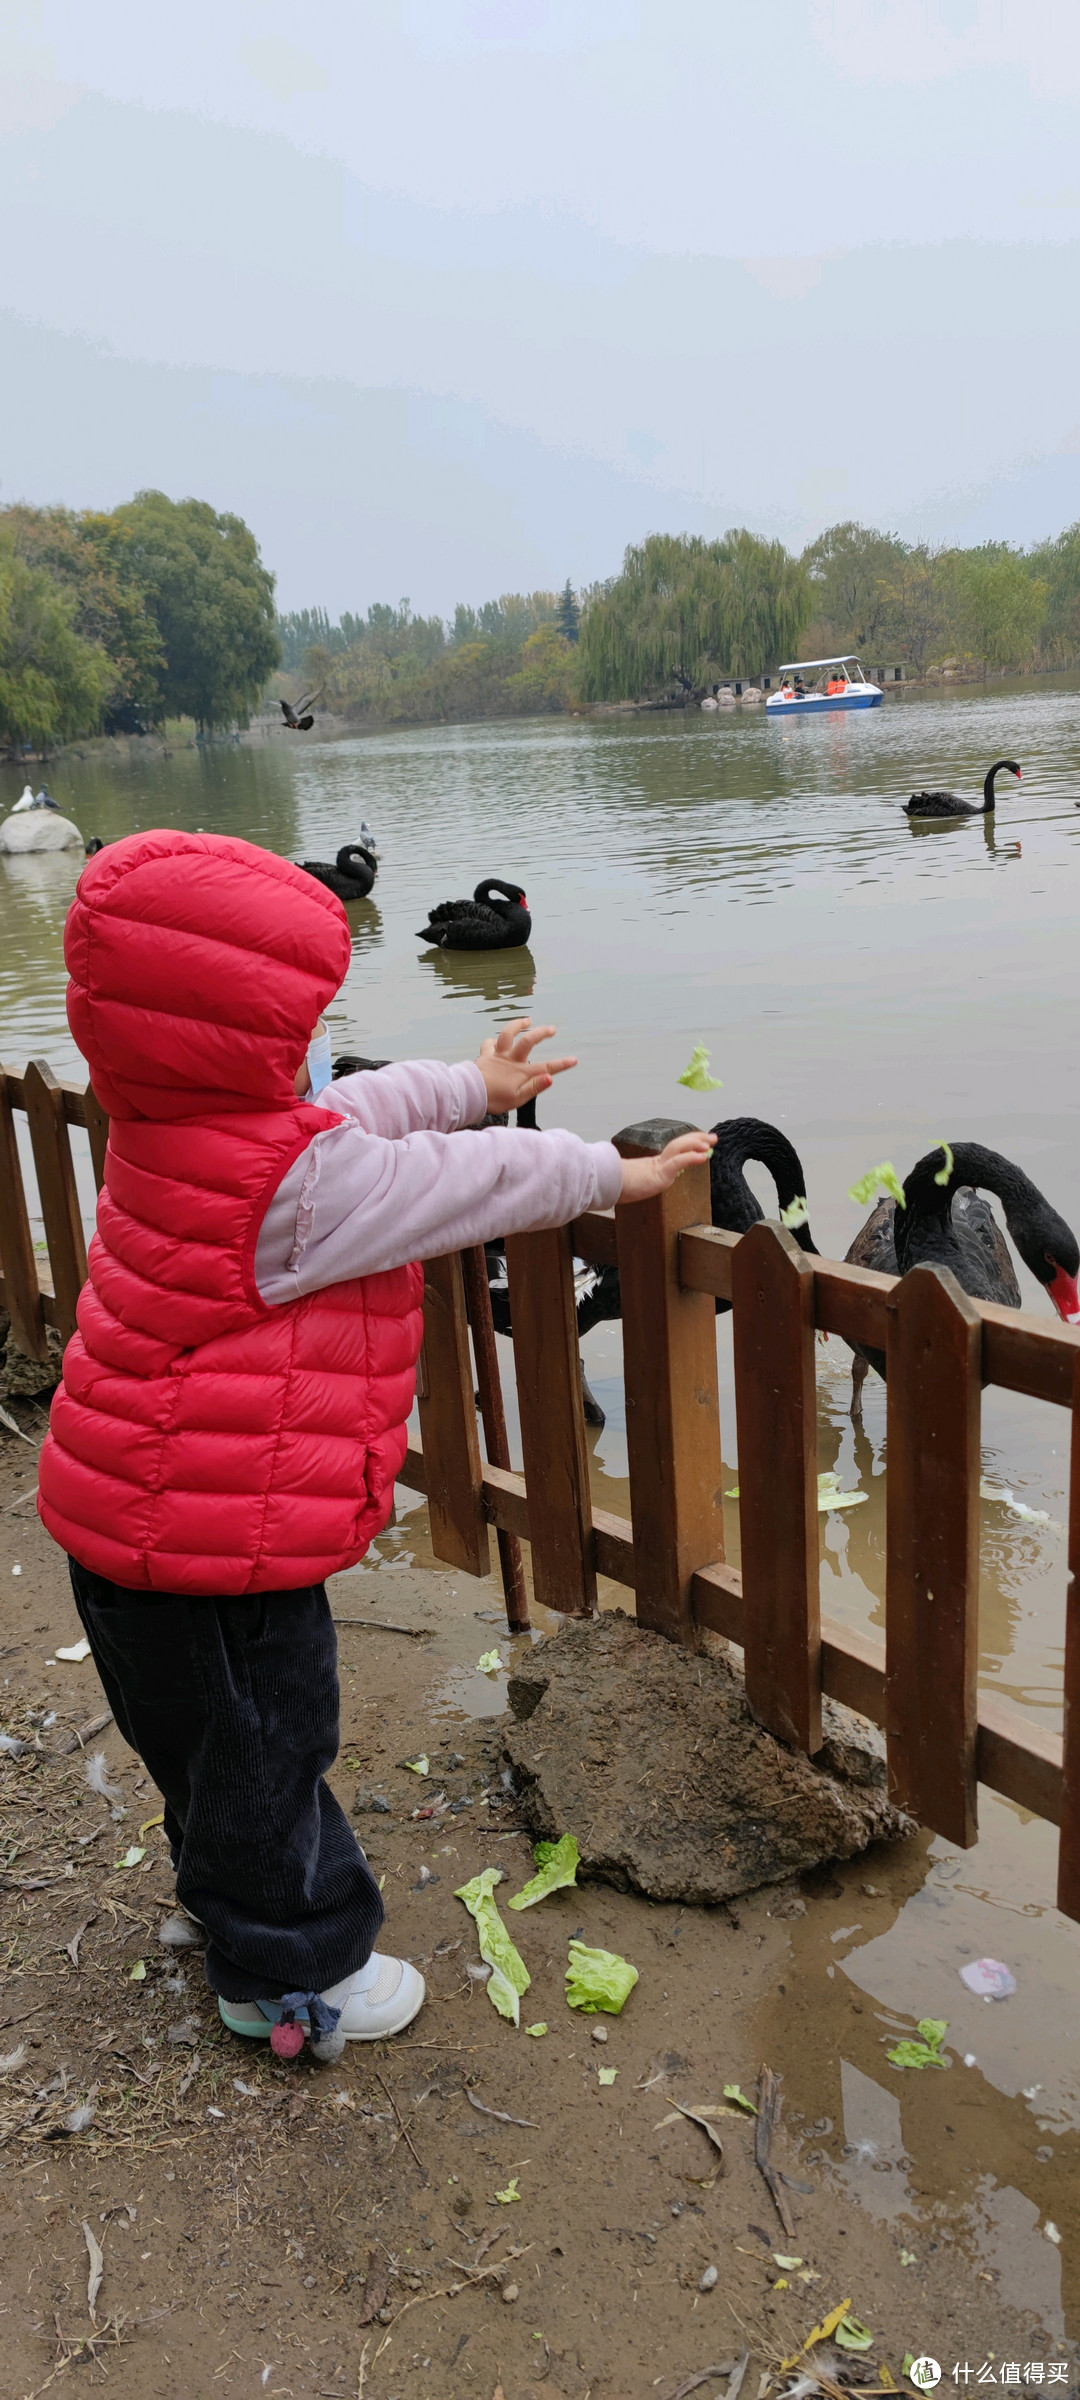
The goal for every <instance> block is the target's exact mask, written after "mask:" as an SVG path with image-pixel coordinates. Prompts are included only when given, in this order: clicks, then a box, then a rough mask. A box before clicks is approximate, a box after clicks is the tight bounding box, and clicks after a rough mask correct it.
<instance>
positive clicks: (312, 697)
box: [278, 683, 325, 733]
mask: <svg viewBox="0 0 1080 2400" xmlns="http://www.w3.org/2000/svg"><path fill="white" fill-rule="evenodd" d="M324 689H325V686H324V685H323V684H321V683H320V685H319V688H318V691H317V692H309V693H308V695H307V698H306V700H298V701H297V703H296V707H295V708H294V707H293V705H292V702H291V700H279V702H278V707H279V708H280V710H281V713H282V716H283V717H284V719H285V730H286V732H288V733H310V731H311V728H312V726H313V725H314V723H315V719H314V717H313V716H312V714H311V711H312V709H313V708H314V706H315V702H316V700H321V699H322V696H323V691H324Z"/></svg>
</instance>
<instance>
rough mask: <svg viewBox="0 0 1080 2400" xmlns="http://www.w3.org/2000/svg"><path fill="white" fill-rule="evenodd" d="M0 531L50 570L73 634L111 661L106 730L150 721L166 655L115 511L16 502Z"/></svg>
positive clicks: (36, 564) (127, 538) (0, 522)
mask: <svg viewBox="0 0 1080 2400" xmlns="http://www.w3.org/2000/svg"><path fill="white" fill-rule="evenodd" d="M0 531H2V532H3V533H5V534H7V535H8V536H9V537H10V539H11V540H12V542H13V545H14V548H15V551H16V553H17V555H18V556H19V557H20V558H24V559H26V561H27V562H28V564H29V565H30V566H34V567H44V568H46V569H47V571H48V573H49V575H50V576H51V577H52V579H53V581H54V583H56V584H57V585H58V586H59V588H60V590H61V591H63V592H66V593H67V594H68V595H69V597H70V599H71V601H72V603H73V611H74V613H73V618H72V622H73V624H74V627H75V631H76V632H77V633H80V634H82V635H83V636H84V637H85V639H86V640H87V641H91V642H97V643H98V644H99V645H100V647H101V649H102V650H104V652H105V655H106V657H107V658H108V659H109V660H110V662H111V665H112V668H113V678H112V682H111V684H110V687H109V690H108V692H107V693H106V695H105V704H104V712H103V714H104V724H105V730H106V732H107V733H116V732H128V733H131V732H135V731H136V730H137V729H138V727H139V725H140V724H142V723H144V722H146V721H151V722H152V720H153V718H154V716H155V715H156V713H157V708H158V695H159V677H160V674H161V670H162V667H163V665H164V658H165V653H164V650H163V648H162V642H161V635H160V633H159V631H158V628H157V624H156V622H155V619H154V616H153V613H152V612H151V610H149V609H148V607H147V596H146V591H145V588H144V586H143V584H142V582H141V580H140V578H139V575H138V573H137V570H136V563H135V557H134V547H133V543H132V537H131V533H130V531H129V529H128V528H127V527H126V526H122V525H120V524H119V523H118V521H117V519H116V518H115V517H114V516H103V515H97V514H94V513H93V512H91V511H84V512H83V513H82V514H81V515H80V514H77V513H76V511H75V510H74V509H70V508H28V507H26V506H25V504H23V503H17V504H16V506H15V507H13V508H9V509H6V510H5V511H4V512H3V515H2V516H0Z"/></svg>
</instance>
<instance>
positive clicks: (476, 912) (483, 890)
mask: <svg viewBox="0 0 1080 2400" xmlns="http://www.w3.org/2000/svg"><path fill="white" fill-rule="evenodd" d="M492 892H501V893H503V895H504V897H503V898H502V899H501V900H493V899H492V898H491V896H490V895H491V893H492ZM531 932H532V918H531V916H530V915H529V903H528V901H527V900H526V898H525V894H524V892H523V891H522V888H521V885H520V883H506V882H504V880H503V878H502V876H501V875H487V876H485V878H484V881H483V883H478V884H477V886H476V890H475V892H474V893H473V896H472V899H471V900H440V901H439V903H438V905H437V907H435V908H432V909H429V911H428V921H427V924H426V925H425V926H424V927H423V929H422V931H421V932H420V933H418V934H417V937H416V938H417V941H418V942H430V943H432V945H433V947H434V948H435V949H437V950H520V949H522V948H523V946H524V944H525V943H526V942H527V941H528V938H529V935H530V933H531Z"/></svg>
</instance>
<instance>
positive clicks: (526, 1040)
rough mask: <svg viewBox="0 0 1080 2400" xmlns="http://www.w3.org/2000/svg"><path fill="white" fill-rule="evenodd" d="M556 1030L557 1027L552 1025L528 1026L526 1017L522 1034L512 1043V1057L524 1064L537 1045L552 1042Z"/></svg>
mask: <svg viewBox="0 0 1080 2400" xmlns="http://www.w3.org/2000/svg"><path fill="white" fill-rule="evenodd" d="M557 1030H558V1029H557V1027H556V1026H554V1025H532V1026H530V1023H529V1019H528V1017H526V1019H525V1024H524V1030H523V1032H521V1033H519V1035H518V1037H517V1040H516V1041H515V1043H514V1049H513V1055H514V1057H515V1058H517V1059H520V1060H521V1061H522V1063H523V1064H524V1061H525V1060H526V1059H527V1058H529V1057H530V1056H531V1054H532V1052H533V1051H534V1050H535V1049H536V1046H537V1043H538V1042H550V1041H553V1040H554V1038H555V1034H556V1032H557Z"/></svg>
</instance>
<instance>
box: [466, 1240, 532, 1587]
mask: <svg viewBox="0 0 1080 2400" xmlns="http://www.w3.org/2000/svg"><path fill="white" fill-rule="evenodd" d="M461 1271H462V1276H463V1278H464V1283H465V1308H466V1313H467V1315H468V1319H469V1326H470V1330H471V1332H472V1341H473V1357H474V1359H475V1362H476V1388H477V1391H478V1392H479V1394H480V1422H481V1424H482V1425H483V1428H484V1447H485V1449H486V1450H487V1454H488V1458H489V1461H490V1462H491V1464H492V1466H496V1467H508V1466H509V1464H510V1443H509V1440H508V1438H507V1432H506V1410H505V1408H504V1407H503V1390H502V1377H501V1375H500V1373H499V1354H498V1350H497V1348H496V1345H495V1325H494V1320H493V1318H492V1313H491V1286H490V1284H489V1283H488V1277H487V1257H486V1254H485V1251H484V1248H483V1245H482V1244H481V1243H478V1244H477V1246H476V1248H475V1249H472V1250H463V1251H462V1253H461ZM495 1542H496V1547H497V1549H498V1553H499V1572H500V1574H501V1576H502V1587H503V1598H504V1600H505V1602H506V1622H507V1624H508V1626H509V1628H510V1631H511V1633H527V1632H528V1631H529V1622H530V1620H529V1595H528V1592H527V1590H526V1587H525V1567H524V1562H523V1560H522V1556H521V1543H520V1542H519V1540H518V1537H517V1535H516V1533H507V1532H506V1530H505V1527H504V1526H502V1525H500V1526H498V1527H497V1529H496V1534H495Z"/></svg>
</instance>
